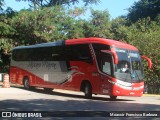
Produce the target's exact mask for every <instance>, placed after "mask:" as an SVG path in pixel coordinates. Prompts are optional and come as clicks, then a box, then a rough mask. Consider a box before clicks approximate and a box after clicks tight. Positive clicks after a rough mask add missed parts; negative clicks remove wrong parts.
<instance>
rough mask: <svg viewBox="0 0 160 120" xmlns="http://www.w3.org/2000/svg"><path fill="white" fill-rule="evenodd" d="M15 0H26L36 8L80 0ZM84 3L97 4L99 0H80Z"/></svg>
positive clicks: (73, 2) (67, 3)
mask: <svg viewBox="0 0 160 120" xmlns="http://www.w3.org/2000/svg"><path fill="white" fill-rule="evenodd" d="M16 1H28V2H29V3H31V5H30V7H31V8H34V10H35V9H37V8H43V7H52V6H57V5H68V6H70V5H74V4H77V3H79V2H80V0H16ZM82 2H83V3H84V4H85V5H88V4H98V3H99V2H100V0H82Z"/></svg>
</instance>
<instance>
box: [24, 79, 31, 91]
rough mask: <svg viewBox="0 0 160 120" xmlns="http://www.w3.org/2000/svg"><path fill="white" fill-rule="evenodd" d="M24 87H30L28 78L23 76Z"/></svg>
mask: <svg viewBox="0 0 160 120" xmlns="http://www.w3.org/2000/svg"><path fill="white" fill-rule="evenodd" d="M24 88H25V89H26V90H29V88H30V85H29V79H28V78H24Z"/></svg>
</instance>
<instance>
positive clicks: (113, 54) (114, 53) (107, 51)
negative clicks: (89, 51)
mask: <svg viewBox="0 0 160 120" xmlns="http://www.w3.org/2000/svg"><path fill="white" fill-rule="evenodd" d="M101 52H104V53H109V54H111V55H112V56H113V58H114V64H118V56H117V54H116V52H113V51H110V50H101Z"/></svg>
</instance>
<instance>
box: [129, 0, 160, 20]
mask: <svg viewBox="0 0 160 120" xmlns="http://www.w3.org/2000/svg"><path fill="white" fill-rule="evenodd" d="M128 11H129V13H128V15H127V17H128V19H129V20H131V21H132V22H136V21H137V20H139V19H142V18H147V17H150V18H151V19H152V20H154V19H155V18H156V16H157V15H158V14H159V11H160V0H140V1H138V2H135V3H134V5H133V6H131V7H130V8H129V9H128Z"/></svg>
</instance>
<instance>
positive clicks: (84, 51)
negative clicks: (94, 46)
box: [65, 44, 92, 62]
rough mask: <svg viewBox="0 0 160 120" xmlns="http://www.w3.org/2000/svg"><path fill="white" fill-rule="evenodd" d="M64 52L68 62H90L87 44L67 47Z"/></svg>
mask: <svg viewBox="0 0 160 120" xmlns="http://www.w3.org/2000/svg"><path fill="white" fill-rule="evenodd" d="M65 51H66V56H67V59H68V60H71V61H86V62H92V58H91V54H90V49H89V45H88V44H81V45H69V46H66V49H65Z"/></svg>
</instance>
